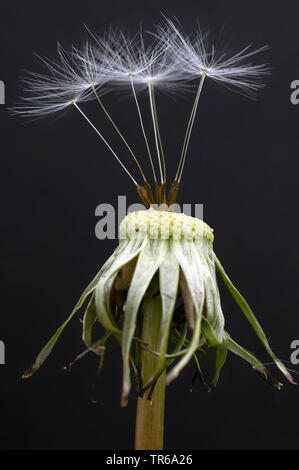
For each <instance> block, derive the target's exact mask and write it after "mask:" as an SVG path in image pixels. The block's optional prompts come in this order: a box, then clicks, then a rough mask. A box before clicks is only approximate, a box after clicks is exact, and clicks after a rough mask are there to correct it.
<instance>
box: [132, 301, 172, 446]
mask: <svg viewBox="0 0 299 470" xmlns="http://www.w3.org/2000/svg"><path fill="white" fill-rule="evenodd" d="M161 309H162V306H161V299H160V297H155V298H151V299H146V300H145V301H144V307H143V326H142V339H143V341H144V343H146V344H147V345H148V346H149V348H150V349H152V350H153V351H156V350H159V340H160V335H159V332H160V326H161ZM158 359H159V358H158V356H156V355H154V354H152V353H151V352H149V351H147V350H144V349H141V351H140V360H141V376H142V381H143V384H146V383H147V382H148V380H149V379H150V378H151V377H152V375H153V374H154V372H155V371H156V367H157V364H158ZM164 404H165V372H164V373H163V374H162V375H161V376H160V378H159V379H158V381H157V383H156V386H155V388H154V392H153V394H152V396H151V399H150V400H149V399H148V392H145V393H144V394H143V397H139V398H138V402H137V415H136V430H135V450H162V449H163V436H164Z"/></svg>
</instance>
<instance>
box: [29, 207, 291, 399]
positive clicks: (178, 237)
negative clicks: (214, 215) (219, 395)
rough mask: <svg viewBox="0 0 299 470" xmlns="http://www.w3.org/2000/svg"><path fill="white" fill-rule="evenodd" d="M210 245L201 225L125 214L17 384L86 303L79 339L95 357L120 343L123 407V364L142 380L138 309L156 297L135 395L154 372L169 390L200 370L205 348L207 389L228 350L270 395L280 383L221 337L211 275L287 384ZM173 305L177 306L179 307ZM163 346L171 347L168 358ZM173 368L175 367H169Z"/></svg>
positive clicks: (161, 214) (126, 381)
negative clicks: (146, 360)
mask: <svg viewBox="0 0 299 470" xmlns="http://www.w3.org/2000/svg"><path fill="white" fill-rule="evenodd" d="M213 239H214V236H213V230H212V229H211V228H210V227H209V226H208V225H207V224H206V223H204V222H203V221H201V220H199V219H195V218H192V217H189V216H186V215H184V214H177V213H174V212H168V211H160V210H154V209H152V208H151V209H149V210H144V211H138V212H133V213H130V214H129V215H128V216H127V217H126V218H125V219H124V220H123V222H122V224H121V226H120V243H119V246H118V247H117V248H116V250H115V252H114V253H113V255H112V256H111V257H110V258H109V259H108V261H107V262H106V263H105V265H104V266H103V267H102V269H101V270H100V271H99V273H98V274H97V276H96V277H95V278H94V280H93V281H92V282H91V284H90V285H89V286H88V287H87V288H86V290H85V291H84V293H83V294H82V296H81V298H80V300H79V302H78V303H77V305H76V307H75V309H74V311H73V312H72V314H71V316H70V317H69V318H68V319H67V320H66V322H65V323H64V324H63V325H62V326H61V327H60V328H59V329H58V330H57V332H56V333H55V335H54V336H53V337H52V338H51V340H50V341H49V343H48V344H47V345H46V346H45V347H44V349H43V350H42V351H41V353H40V354H39V355H38V357H37V359H36V361H35V364H34V365H33V366H32V368H31V369H30V370H29V371H27V372H26V373H25V374H24V377H28V376H30V375H32V374H33V373H34V372H35V371H36V370H37V369H38V368H39V367H40V366H41V365H42V363H43V362H44V360H45V359H46V357H47V356H48V355H49V354H50V352H51V350H52V348H53V346H54V345H55V343H56V341H57V340H58V338H59V336H60V335H61V333H62V332H63V330H64V329H65V327H66V326H67V325H68V323H69V322H70V321H71V319H72V318H73V317H74V316H75V314H76V313H77V312H78V311H79V309H80V308H81V307H82V306H83V304H84V303H85V302H86V301H87V300H88V298H89V303H88V305H87V307H86V310H85V315H84V320H83V340H84V342H85V345H86V347H87V348H88V349H87V351H88V350H93V351H95V352H96V353H97V354H100V355H103V351H104V346H105V343H106V341H107V339H108V338H109V337H110V336H111V335H114V336H115V337H116V339H117V340H118V341H119V343H120V345H121V351H122V360H123V388H122V399H121V403H122V405H123V406H125V405H126V403H127V400H128V396H129V392H130V389H131V373H130V364H131V365H132V368H133V371H134V376H135V378H136V382H138V378H140V376H141V371H140V367H141V363H140V348H147V347H148V346H147V345H146V344H144V343H143V342H142V340H141V339H140V336H139V335H140V332H141V329H142V322H143V315H144V314H145V313H144V312H146V310H144V309H143V304H144V301H145V299H150V298H154V297H157V298H159V299H160V304H161V317H160V318H161V320H160V322H159V325H157V331H158V335H159V340H158V344H159V348H158V350H156V351H150V352H151V353H152V354H155V355H157V356H158V361H157V362H156V364H157V366H156V370H155V372H154V374H153V376H152V377H151V378H150V380H149V382H148V383H145V384H141V383H140V381H139V392H142V391H145V390H147V389H149V390H150V392H151V390H153V387H154V385H155V383H156V381H157V379H158V378H159V376H160V375H161V373H163V372H164V370H165V369H168V368H169V371H168V374H167V376H166V383H167V384H169V383H170V382H171V381H172V380H173V379H175V378H176V377H177V376H178V375H179V373H180V371H181V370H182V369H183V368H184V367H185V366H186V365H187V364H188V362H189V361H190V359H192V358H193V359H194V360H195V361H196V364H197V367H198V369H199V371H200V364H199V362H198V358H197V356H196V353H197V351H198V350H202V348H203V347H204V346H205V345H207V346H209V347H212V348H216V350H217V353H216V364H215V373H214V377H213V380H212V382H211V384H210V386H215V385H216V383H217V381H218V377H219V372H220V369H221V368H222V366H223V365H224V363H225V360H226V356H227V351H228V350H229V351H231V352H233V353H235V354H237V355H238V356H240V357H242V358H243V359H245V360H246V361H247V362H249V363H250V364H251V365H252V366H253V368H254V369H255V370H256V371H258V372H259V373H260V375H261V376H262V377H263V378H264V379H265V380H266V381H267V382H269V383H270V384H271V385H273V386H274V387H275V388H280V385H281V384H279V383H278V382H276V381H274V380H273V379H272V378H270V375H269V373H268V371H267V369H266V368H265V366H264V365H263V364H262V363H261V362H260V361H259V360H258V359H257V358H256V357H255V356H254V355H253V354H252V353H250V352H249V351H247V350H246V349H244V348H243V347H241V346H240V345H238V344H237V343H236V342H235V341H234V340H233V339H232V338H231V337H230V336H229V334H228V333H227V332H226V331H225V330H224V316H223V312H222V308H221V302H220V296H219V291H218V286H217V280H216V270H218V272H219V273H220V275H221V277H222V278H223V280H224V283H225V285H226V286H227V288H228V290H229V291H230V293H231V294H232V296H233V297H234V299H235V300H236V302H237V303H238V305H239V307H240V308H241V310H242V312H243V313H244V315H245V316H246V318H247V320H248V321H249V323H250V324H251V326H252V328H253V329H254V331H255V332H256V334H257V336H258V337H259V339H260V340H261V342H262V343H263V345H264V346H265V348H266V350H267V351H268V353H269V355H270V356H271V358H272V359H273V361H274V362H275V363H276V365H277V366H278V368H279V369H280V370H281V372H282V373H283V374H284V375H285V377H286V378H287V379H288V380H289V381H290V382H292V383H293V379H292V377H291V375H290V373H289V372H288V370H287V369H286V368H285V366H284V365H283V364H282V362H281V361H280V360H279V359H278V358H277V357H276V356H275V354H274V353H273V352H272V350H271V349H270V346H269V344H268V341H267V338H266V336H265V334H264V332H263V330H262V328H261V326H260V324H259V323H258V321H257V319H256V318H255V316H254V314H253V312H252V311H251V309H250V307H249V306H248V304H247V302H246V301H245V300H244V298H243V297H242V296H241V294H240V293H239V292H238V290H237V289H236V288H235V287H234V285H233V284H232V283H231V281H230V279H229V278H228V276H227V274H226V273H225V271H224V269H223V267H222V266H221V264H220V262H219V260H218V259H217V257H216V255H215V253H214V251H213ZM180 299H182V300H183V305H180V302H179V301H180ZM97 321H99V322H100V323H101V324H102V325H103V327H104V328H105V329H106V334H105V336H104V337H103V338H101V339H100V340H98V341H95V342H94V341H93V340H92V330H93V327H94V324H95V323H96V322H97ZM188 330H189V331H190V334H189V336H188ZM188 338H189V339H188ZM133 342H134V347H133ZM170 344H172V345H173V348H172V350H171V351H169V349H170ZM174 361H177V362H176V363H175V365H173V366H172V367H170V365H171V363H173V362H174Z"/></svg>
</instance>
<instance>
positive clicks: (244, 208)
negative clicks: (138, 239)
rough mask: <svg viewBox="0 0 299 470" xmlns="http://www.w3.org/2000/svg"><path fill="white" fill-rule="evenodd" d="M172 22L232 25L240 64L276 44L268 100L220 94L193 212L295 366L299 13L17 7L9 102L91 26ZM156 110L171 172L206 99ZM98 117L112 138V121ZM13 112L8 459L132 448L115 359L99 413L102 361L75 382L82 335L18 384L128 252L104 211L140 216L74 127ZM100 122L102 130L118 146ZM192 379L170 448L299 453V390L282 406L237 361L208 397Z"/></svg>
mask: <svg viewBox="0 0 299 470" xmlns="http://www.w3.org/2000/svg"><path fill="white" fill-rule="evenodd" d="M161 9H162V10H163V12H164V13H165V14H167V15H170V16H171V17H172V18H173V17H174V16H177V17H178V18H179V19H180V21H181V22H182V24H183V26H184V27H185V29H186V30H187V31H188V32H190V31H192V28H194V26H195V18H196V17H198V18H199V20H200V22H201V25H202V26H203V28H208V29H210V30H211V32H212V36H215V37H217V34H218V32H219V31H220V30H221V28H222V26H223V25H224V37H225V38H226V39H229V40H230V41H231V45H232V46H234V47H236V48H239V47H242V46H244V45H246V44H247V43H250V42H252V43H253V44H254V45H256V46H260V45H264V44H269V45H271V49H270V50H269V51H268V52H267V53H266V54H264V55H263V57H261V60H265V61H267V62H268V63H270V65H271V66H272V67H273V73H272V75H271V76H270V77H268V78H267V79H266V84H267V86H266V88H265V89H264V90H262V91H261V92H260V93H259V96H258V99H257V100H248V99H246V98H244V97H242V96H240V95H237V94H233V93H231V92H228V91H227V90H225V89H223V88H222V87H219V86H216V85H214V84H211V83H208V82H207V83H206V85H205V88H204V92H203V96H202V100H201V103H200V113H199V116H198V118H199V119H198V120H197V122H196V125H195V129H194V133H193V137H192V141H191V145H190V152H189V159H188V163H187V165H186V171H185V176H184V181H183V184H182V189H181V201H182V202H190V203H196V202H197V203H198V202H199V203H203V204H204V215H205V220H206V221H207V222H208V223H209V224H210V225H211V226H212V227H213V228H214V229H215V251H216V253H217V254H218V256H219V257H220V259H221V260H222V262H223V264H224V266H225V267H226V269H227V271H228V273H229V274H230V276H231V278H232V279H233V280H235V281H236V283H237V285H238V286H239V287H240V290H241V292H242V293H244V295H245V297H246V298H247V299H248V300H249V302H250V304H251V305H252V307H253V309H254V311H255V312H256V314H257V316H258V318H259V319H260V321H261V323H262V325H263V326H264V328H265V331H266V333H267V335H269V338H270V340H271V345H272V346H273V349H274V351H275V352H277V354H278V355H280V356H281V357H282V358H283V359H285V360H286V361H289V360H290V353H291V350H290V343H291V341H293V340H294V339H298V338H299V320H298V308H297V305H298V302H299V294H298V284H297V282H298V262H299V255H298V249H297V243H298V232H299V230H298V215H297V214H298V210H297V201H298V196H297V194H298V143H299V134H298V125H299V124H298V123H299V105H298V106H297V107H296V106H294V105H292V104H291V102H290V83H291V81H293V80H295V79H299V41H298V18H299V16H298V14H299V6H298V2H295V1H294V2H291V1H285V2H271V1H260V0H259V1H254V0H252V1H251V2H244V1H243V2H240V1H239V0H235V1H233V0H227V1H225V2H224V1H215V0H211V1H209V2H206V1H201V0H199V1H184V2H179V1H176V0H172V1H168V0H167V1H163V2H157V1H156V0H152V1H151V2H140V1H133V0H127V1H123V0H122V1H116V0H110V1H109V2H102V1H92V0H85V1H84V2H79V1H75V0H73V1H69V2H65V1H62V0H60V1H56V0H52V1H51V2H45V3H43V2H37V1H36V2H35V1H27V2H16V1H13V0H11V1H10V2H5V4H3V3H2V5H1V20H0V21H1V28H0V38H1V68H0V70H1V76H0V79H1V80H3V81H4V82H5V85H6V104H7V105H12V104H13V103H14V102H15V101H16V99H17V96H18V95H19V94H21V90H20V87H19V77H20V75H22V73H23V69H28V70H37V69H38V68H39V66H38V64H36V61H35V59H34V57H33V52H36V53H38V54H40V55H42V56H53V55H55V48H56V41H60V42H62V43H63V44H64V45H66V46H68V45H70V44H71V43H72V42H78V40H80V38H82V37H84V36H85V32H84V28H83V23H87V24H88V25H89V26H90V27H91V28H92V29H94V30H95V31H97V32H98V33H99V34H101V33H102V32H103V31H104V30H105V29H107V27H108V26H110V24H111V25H115V26H120V27H122V28H124V29H125V30H126V31H135V30H136V29H137V28H138V27H139V22H140V21H141V22H142V24H143V26H144V29H148V28H150V27H151V26H152V24H153V23H157V22H159V21H160V20H161V16H160V10H161ZM106 103H107V104H109V107H110V110H111V112H112V114H113V115H114V116H117V119H118V122H119V123H120V125H121V126H122V127H125V128H126V130H127V134H128V136H129V138H130V142H132V141H134V144H135V146H136V147H137V148H142V140H141V137H140V135H139V132H138V133H137V132H136V127H137V125H138V124H137V121H136V114H135V109H134V107H133V104H132V100H131V99H130V98H123V97H121V96H118V97H115V96H113V95H112V94H110V95H109V96H108V95H107V98H106ZM158 105H159V113H160V119H161V123H162V132H163V135H164V139H165V146H166V149H167V150H166V154H167V159H168V162H169V171H170V172H171V171H173V170H174V168H175V162H176V158H177V156H178V152H179V148H180V146H181V142H182V137H183V129H184V125H185V124H186V119H187V115H188V112H189V111H190V108H191V105H192V97H191V95H187V96H185V97H183V98H179V97H178V98H177V99H176V98H175V99H173V98H171V99H169V98H168V97H167V96H164V95H159V96H158ZM92 106H93V105H91V107H92ZM91 109H92V111H91V112H92V113H95V114H92V115H94V116H97V118H96V119H97V120H98V122H100V119H101V115H100V114H96V113H99V112H98V111H97V110H95V108H91ZM0 113H1V129H0V132H1V166H2V170H1V180H2V181H1V187H2V198H1V222H2V227H1V253H2V254H1V272H2V276H3V278H2V283H1V287H2V297H1V304H2V308H1V318H0V339H1V340H3V341H4V342H5V345H6V365H5V366H3V365H2V366H0V380H1V387H0V399H1V404H0V410H1V411H0V416H1V426H0V447H1V448H2V449H98V448H102V449H116V448H118V449H130V448H132V442H133V435H134V420H135V401H134V398H132V399H131V401H130V403H129V406H128V407H127V408H126V409H121V408H120V406H119V393H120V386H121V359H120V351H119V348H118V346H117V345H115V346H113V347H112V349H111V351H109V352H108V354H107V357H106V361H105V365H104V370H103V378H102V380H101V382H100V384H99V386H98V389H97V399H98V403H97V404H92V403H91V401H90V395H91V387H92V383H93V378H94V371H95V368H96V364H97V360H96V357H93V356H90V357H87V358H86V359H85V360H82V362H80V363H79V364H77V365H76V366H75V367H74V368H73V370H72V371H71V372H70V373H67V372H65V371H63V370H62V368H63V366H64V365H66V364H68V362H69V361H71V360H72V359H73V358H74V357H75V355H76V354H77V353H78V352H79V351H81V350H82V342H81V337H80V334H81V329H80V323H79V321H78V320H75V321H74V322H73V324H72V325H71V326H70V328H69V329H68V330H67V331H66V333H65V335H64V337H63V338H62V340H61V341H60V342H59V344H58V345H57V347H56V349H55V351H54V352H53V354H52V356H51V357H50V359H49V360H48V361H47V363H46V364H45V365H44V366H43V368H42V369H41V370H40V371H39V373H38V374H36V376H34V377H33V378H32V379H30V380H27V381H22V380H21V375H22V372H23V371H24V370H25V369H26V368H27V367H28V366H29V365H30V363H31V362H32V360H33V358H34V357H35V355H36V353H37V352H38V351H39V350H40V348H41V346H42V345H43V344H44V343H45V342H46V340H47V339H48V338H49V337H50V335H51V334H52V333H53V332H54V331H55V329H56V327H57V326H58V325H59V324H60V323H62V321H63V319H64V318H65V317H66V316H67V315H68V314H69V312H70V310H71V308H72V306H73V304H74V302H75V300H76V299H77V298H78V296H79V295H80V293H81V291H82V290H83V288H84V287H85V285H86V284H87V283H88V282H89V280H90V279H91V278H92V276H93V275H94V274H95V272H96V271H97V270H98V269H99V268H100V266H101V265H102V264H103V262H104V261H105V260H106V259H107V257H108V256H109V255H110V253H111V252H112V251H113V249H114V248H115V246H116V244H117V242H116V241H111V240H104V241H99V240H97V239H96V237H95V234H94V227H95V224H96V220H97V219H96V217H95V214H94V211H95V208H96V206H97V205H98V204H100V203H102V202H110V203H112V204H116V202H117V195H127V198H128V202H129V203H133V202H136V194H135V190H134V187H133V185H131V184H130V183H129V180H128V179H127V177H126V176H125V174H123V173H122V170H121V169H120V168H119V167H118V166H117V164H116V163H115V161H114V160H113V158H112V157H111V156H110V155H109V153H108V151H107V150H106V149H105V148H104V146H103V145H102V144H101V142H99V140H98V139H97V137H96V135H94V134H93V132H92V131H91V130H90V129H89V128H88V126H87V125H85V123H84V122H83V121H82V119H81V118H80V116H79V114H78V113H76V112H75V111H73V112H67V113H65V114H64V115H63V116H61V118H60V119H53V118H50V119H44V120H41V121H37V122H34V123H31V124H28V123H26V124H25V123H24V121H23V120H21V119H20V118H11V117H9V116H8V114H7V111H6V106H3V105H2V106H1V107H0ZM102 121H103V124H102ZM102 121H101V126H103V127H102V129H103V131H104V132H105V133H106V135H107V136H108V137H109V139H114V140H113V142H116V141H117V139H115V137H114V135H113V132H112V131H111V128H110V127H109V126H108V125H106V124H105V123H104V120H102ZM199 121H200V126H199V125H198V124H199ZM117 145H118V144H117V143H115V146H116V148H118V149H119V151H120V152H122V154H123V155H124V154H125V152H124V150H123V147H121V145H119V147H117ZM138 146H139V147H138ZM221 290H222V302H223V309H224V313H225V317H226V322H227V329H228V331H229V332H231V334H232V336H233V337H235V338H236V339H237V340H239V341H240V342H241V343H242V344H244V345H245V346H247V347H248V348H249V349H250V350H252V351H254V352H256V354H257V355H259V356H260V357H261V358H262V360H264V361H265V362H268V361H269V358H268V357H267V355H266V353H265V351H264V350H263V348H262V347H261V346H260V344H259V342H258V339H257V338H256V337H255V335H254V333H253V332H252V330H251V328H250V326H249V324H248V323H247V322H246V320H245V319H244V317H243V316H242V314H241V313H240V311H239V310H238V308H237V307H236V306H235V304H234V302H233V300H232V299H231V298H230V297H229V296H228V294H227V293H226V292H225V291H223V289H221ZM288 365H290V364H288ZM291 366H292V365H291ZM270 368H271V369H272V371H273V374H274V376H275V377H276V378H278V379H279V380H281V381H283V382H285V381H284V379H283V377H281V376H280V374H279V371H277V370H276V369H275V368H274V367H273V366H270ZM293 368H295V369H296V367H295V366H293ZM297 370H298V367H297ZM192 373H193V369H192V367H191V366H189V367H188V368H187V369H186V370H184V372H183V373H182V374H181V376H180V377H179V379H178V380H177V381H176V382H175V383H173V384H172V385H171V387H170V388H169V389H168V390H167V405H166V437H165V447H166V448H168V449H297V448H298V388H296V387H295V386H294V387H293V386H291V385H289V384H285V386H284V387H283V390H282V391H281V392H279V393H278V392H274V391H272V389H271V388H270V387H268V386H266V385H265V384H264V383H263V382H262V381H261V380H260V378H259V377H258V376H257V375H256V374H255V373H254V372H252V370H251V368H250V367H249V366H248V365H247V364H246V363H244V362H243V361H242V360H241V359H238V358H235V357H232V356H229V358H228V361H227V364H226V365H225V368H224V369H223V373H222V375H221V378H220V381H219V384H218V387H217V389H216V390H215V391H213V392H212V393H210V394H208V393H206V392H205V391H204V390H203V389H202V388H201V387H200V385H199V384H196V386H195V387H194V390H193V393H190V392H189V389H190V382H191V377H192Z"/></svg>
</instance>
